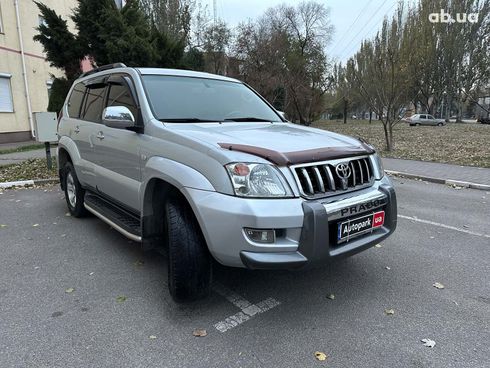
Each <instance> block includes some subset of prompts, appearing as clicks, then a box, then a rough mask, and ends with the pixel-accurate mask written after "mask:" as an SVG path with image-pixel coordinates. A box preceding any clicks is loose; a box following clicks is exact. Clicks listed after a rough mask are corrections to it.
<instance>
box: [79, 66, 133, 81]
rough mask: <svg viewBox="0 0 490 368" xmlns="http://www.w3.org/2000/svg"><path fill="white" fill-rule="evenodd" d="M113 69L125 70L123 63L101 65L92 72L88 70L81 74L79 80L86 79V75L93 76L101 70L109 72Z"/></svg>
mask: <svg viewBox="0 0 490 368" xmlns="http://www.w3.org/2000/svg"><path fill="white" fill-rule="evenodd" d="M115 68H126V65H125V64H123V63H114V64H107V65H102V66H99V67H97V68H94V69H92V70H89V71H88V72H85V73H82V75H80V77H79V78H83V77H86V76H87V75H90V74H94V73H97V72H101V71H103V70H109V69H115Z"/></svg>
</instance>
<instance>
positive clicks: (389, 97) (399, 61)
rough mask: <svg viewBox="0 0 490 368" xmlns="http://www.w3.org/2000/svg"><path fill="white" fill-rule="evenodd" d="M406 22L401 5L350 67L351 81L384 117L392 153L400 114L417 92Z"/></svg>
mask: <svg viewBox="0 0 490 368" xmlns="http://www.w3.org/2000/svg"><path fill="white" fill-rule="evenodd" d="M402 19H403V7H402V6H400V8H399V9H398V12H397V14H396V15H395V16H394V17H393V19H392V20H391V21H388V20H387V19H385V20H384V22H383V26H382V29H381V31H380V32H378V34H377V36H376V37H375V39H374V40H373V41H365V42H364V43H363V45H362V46H361V49H360V51H359V52H358V53H357V54H356V55H355V56H354V57H353V58H351V59H350V60H349V61H348V64H347V79H348V80H349V81H350V82H351V83H352V85H353V86H355V87H356V88H357V91H358V93H359V94H360V95H361V96H363V98H364V100H365V101H366V103H367V104H368V105H369V107H370V109H371V110H372V111H374V112H375V113H376V114H377V115H378V116H379V117H381V121H382V123H383V130H384V135H385V141H386V150H388V151H392V150H393V149H394V146H395V142H394V137H393V127H394V126H395V125H396V124H398V123H399V122H400V120H401V114H400V113H401V111H402V110H403V109H404V108H405V106H406V103H407V101H409V100H410V97H409V91H412V90H413V88H411V86H410V83H411V78H410V75H409V73H408V70H409V69H408V67H407V58H406V53H407V52H410V50H406V49H404V43H403V39H404V37H403V32H404V29H403V27H402Z"/></svg>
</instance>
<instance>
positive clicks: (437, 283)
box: [432, 282, 444, 289]
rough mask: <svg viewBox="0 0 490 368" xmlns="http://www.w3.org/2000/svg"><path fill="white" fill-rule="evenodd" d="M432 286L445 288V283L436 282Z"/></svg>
mask: <svg viewBox="0 0 490 368" xmlns="http://www.w3.org/2000/svg"><path fill="white" fill-rule="evenodd" d="M432 286H434V287H435V288H436V289H444V285H443V284H441V283H440V282H434V283H433V284H432Z"/></svg>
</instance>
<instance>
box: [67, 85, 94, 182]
mask: <svg viewBox="0 0 490 368" xmlns="http://www.w3.org/2000/svg"><path fill="white" fill-rule="evenodd" d="M85 93H86V87H85V84H83V83H77V84H76V85H75V86H74V87H73V90H72V93H71V95H70V98H69V100H68V107H67V108H68V116H67V117H66V118H65V117H63V120H64V121H65V122H66V123H67V124H68V125H69V126H70V130H69V133H68V134H69V136H70V138H71V139H72V140H73V141H74V142H75V144H76V146H77V148H78V152H79V154H80V158H81V160H80V161H76V162H75V171H76V173H77V177H78V180H79V181H80V183H82V185H83V186H85V187H94V188H95V171H94V167H95V166H94V164H93V162H91V161H90V160H91V156H92V155H93V145H92V144H91V142H90V127H89V124H87V122H86V121H84V120H83V106H84V103H85Z"/></svg>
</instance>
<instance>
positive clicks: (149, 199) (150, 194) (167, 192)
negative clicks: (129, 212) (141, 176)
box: [141, 176, 209, 250]
mask: <svg viewBox="0 0 490 368" xmlns="http://www.w3.org/2000/svg"><path fill="white" fill-rule="evenodd" d="M169 199H178V200H179V201H181V202H182V203H184V204H185V205H186V206H188V207H189V209H190V210H191V211H192V214H193V215H194V218H195V220H196V222H197V224H198V226H199V229H200V231H201V234H202V236H203V238H204V240H205V241H206V247H207V248H208V250H209V247H208V245H207V244H208V242H207V239H206V236H205V232H204V231H203V226H202V223H201V219H200V218H199V216H198V215H197V211H196V208H195V204H194V203H192V200H191V198H190V196H189V195H188V193H187V191H186V190H185V187H178V186H176V185H174V184H172V183H171V182H169V181H167V180H165V179H163V178H162V177H158V176H157V177H153V178H151V179H149V180H148V181H147V183H146V185H145V191H144V193H143V196H142V211H141V231H142V232H141V234H142V246H143V249H144V250H150V249H162V248H165V247H166V236H165V225H164V224H165V221H164V220H165V216H166V215H165V205H166V203H167V201H168V200H169Z"/></svg>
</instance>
